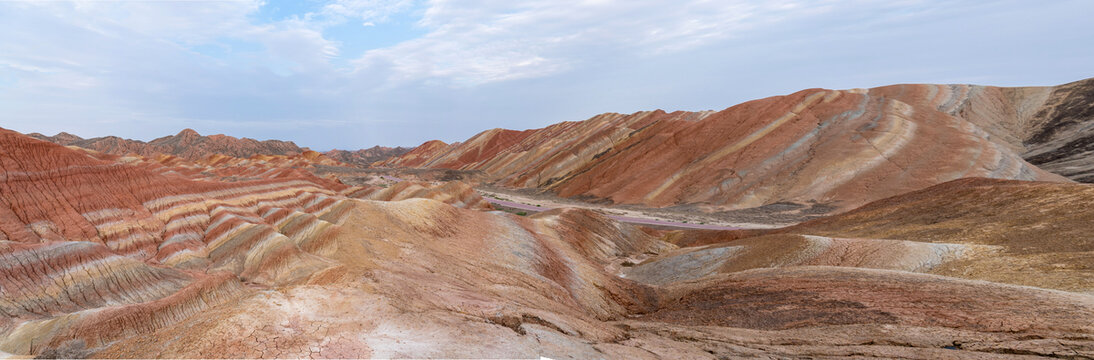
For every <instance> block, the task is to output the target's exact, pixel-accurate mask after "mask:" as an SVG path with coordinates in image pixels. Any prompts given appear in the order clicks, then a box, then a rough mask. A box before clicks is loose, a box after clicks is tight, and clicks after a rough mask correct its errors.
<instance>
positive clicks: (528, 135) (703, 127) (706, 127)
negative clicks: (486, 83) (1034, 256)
mask: <svg viewBox="0 0 1094 360" xmlns="http://www.w3.org/2000/svg"><path fill="white" fill-rule="evenodd" d="M975 89H978V88H972V87H963V86H944V85H897V86H888V87H880V88H874V89H868V90H866V89H856V90H824V89H810V90H804V91H801V92H797V93H794V94H791V95H787V96H776V97H771V98H766V99H761V100H755V101H750V102H747V103H744V104H740V105H737V106H734V107H731V108H728V109H725V110H723V111H719V112H713V111H707V112H674V113H666V112H663V111H653V112H639V113H634V114H630V115H622V114H603V115H598V116H596V117H593V118H591V119H589V120H585V121H582V122H565V123H559V124H555V125H552V126H549V127H546V128H542V129H535V130H526V131H511V130H501V129H494V130H488V131H485V132H483V133H480V134H478V135H476V136H474V137H472V138H471V139H468V140H467V141H465V142H463V143H458V144H453V145H445V144H443V143H438V142H428V143H426V144H423V145H422V146H420V147H419V148H417V149H415V150H414V151H411V152H410V153H407V154H405V155H403V156H401V157H398V158H394V159H391V160H389V161H387V162H385V164H386V165H391V166H408V167H435V168H450V169H477V170H483V171H485V172H486V173H487V174H488V175H489V177H490V178H491V179H493V180H495V181H496V182H498V183H500V184H502V185H506V186H513V187H531V188H541V189H548V190H551V191H554V192H556V193H558V195H561V196H565V197H572V196H577V197H592V198H600V199H607V200H610V201H611V202H614V203H621V204H642V205H649V206H658V207H663V206H672V205H681V204H699V205H708V206H709V207H711V208H715V209H723V210H724V209H739V208H751V207H757V206H762V205H768V204H773V203H777V202H781V201H791V202H811V201H817V202H821V203H833V204H835V206H837V207H838V208H839V209H842V210H846V209H850V208H854V207H856V206H859V205H862V204H865V203H867V202H870V201H873V200H877V199H881V198H884V197H888V196H893V195H897V194H901V193H904V192H908V191H913V190H918V189H921V188H924V187H927V186H931V185H934V184H938V183H941V182H945V181H949V180H953V179H958V178H963V177H972V176H980V177H991V178H999V179H1019V180H1044V181H1066V180H1065V179H1064V178H1062V177H1060V176H1058V175H1055V174H1051V173H1048V172H1045V171H1043V170H1041V169H1039V168H1037V167H1036V166H1033V165H1031V164H1029V163H1027V162H1026V161H1024V160H1023V159H1022V157H1021V155H1020V153H1022V152H1023V151H1024V148H1023V145H1022V141H1021V138H1020V137H1017V136H1015V135H1007V136H1003V135H999V134H1011V131H1012V130H1015V129H1020V128H1022V127H1021V126H1020V125H1022V124H1018V123H1017V122H1016V121H1015V122H1013V124H1012V123H1005V122H999V121H995V120H993V119H995V117H996V115H998V113H1007V114H1010V115H1013V116H1019V115H1016V114H1018V113H1019V112H1020V113H1021V116H1025V114H1029V115H1030V116H1032V114H1033V113H1034V112H1031V111H1029V109H1028V108H1026V107H1023V106H1017V105H1014V104H1013V103H1007V106H1001V107H996V108H991V109H988V108H985V107H983V106H981V107H977V106H974V105H964V104H965V103H968V102H976V103H979V102H977V101H979V100H975V99H980V98H981V97H983V98H986V99H996V98H999V97H1005V96H1004V95H1006V92H1004V91H1002V90H998V88H993V89H995V90H991V91H987V90H985V91H979V90H976V91H974V90H975ZM992 91H994V92H992ZM977 94H981V95H983V96H980V97H978V96H977ZM985 94H986V95H985ZM992 94H995V95H992ZM996 95H998V96H996ZM974 100H975V101H974ZM1031 101H1032V100H1031ZM1023 104H1024V103H1023ZM1015 106H1017V108H1016V107H1015ZM1031 106H1032V105H1031ZM989 110H990V111H989ZM993 111H994V112H993ZM970 114H974V115H975V116H974V115H970ZM993 121H994V122H993ZM993 124H994V125H993ZM989 125H991V126H989Z"/></svg>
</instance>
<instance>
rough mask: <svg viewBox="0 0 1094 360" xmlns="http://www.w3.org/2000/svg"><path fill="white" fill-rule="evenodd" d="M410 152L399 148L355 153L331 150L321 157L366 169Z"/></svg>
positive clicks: (378, 147) (376, 148)
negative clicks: (373, 164)
mask: <svg viewBox="0 0 1094 360" xmlns="http://www.w3.org/2000/svg"><path fill="white" fill-rule="evenodd" d="M410 150H413V149H411V148H405V147H401V146H400V147H394V148H390V147H384V146H373V147H371V148H368V149H361V150H356V151H348V150H331V151H327V152H325V153H323V155H326V156H327V157H330V158H331V159H334V160H338V161H341V162H344V163H347V164H353V165H357V166H364V167H367V166H371V165H372V163H375V162H378V161H384V160H387V159H390V158H393V157H396V156H400V155H403V154H406V153H408V152H410Z"/></svg>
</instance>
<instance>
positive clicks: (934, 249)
mask: <svg viewBox="0 0 1094 360" xmlns="http://www.w3.org/2000/svg"><path fill="white" fill-rule="evenodd" d="M1091 139H1094V80H1084V81H1080V82H1075V83H1071V84H1066V85H1061V86H1056V87H1036V88H997V87H987V86H973V85H894V86H886V87H880V88H873V89H856V90H825V89H810V90H804V91H801V92H798V93H794V94H790V95H786V96H776V97H771V98H766V99H760V100H755V101H751V102H747V103H744V104H740V105H737V106H733V107H730V108H728V109H725V110H722V111H705V112H672V113H667V112H664V111H652V112H640V113H635V114H630V115H623V114H603V115H598V116H595V117H593V118H591V119H589V120H585V121H580V122H564V123H559V124H555V125H551V126H548V127H545V128H542V129H533V130H524V131H514V130H502V129H494V130H488V131H485V132H482V133H480V134H478V135H476V136H474V137H472V138H471V139H468V140H467V141H464V142H460V143H454V144H446V143H443V142H440V141H430V142H426V143H424V144H422V145H421V146H419V147H417V148H414V149H400V148H381V147H376V148H372V149H365V150H360V151H330V152H326V153H319V152H316V151H312V150H309V149H306V148H300V147H297V146H296V145H295V144H292V143H290V142H281V141H257V140H253V139H247V138H243V139H238V138H234V137H230V136H224V135H211V136H202V135H200V134H198V133H197V132H195V131H193V130H184V131H182V132H180V133H179V134H178V135H174V136H168V137H164V138H160V139H156V140H152V141H149V142H142V141H137V140H127V139H120V138H114V137H106V138H94V139H82V138H80V137H78V136H75V135H71V134H66V133H61V134H58V135H55V136H44V135H40V134H30V135H23V134H20V133H17V132H14V131H10V130H0V149H2V151H0V169H2V170H0V176H2V179H3V181H0V202H2V204H0V357H17V358H23V357H26V358H30V357H63V358H79V357H97V358H152V357H157V358H159V357H168V358H305V357H308V358H360V357H380V358H392V357H414V358H423V357H424V358H433V357H444V358H498V357H502V358H539V357H550V358H582V359H584V358H628V359H629V358H639V359H641V358H650V359H656V358H671V359H678V358H698V359H717V358H756V357H760V358H843V357H847V358H912V359H939V358H945V359H949V358H968V359H1000V358H1004V359H1005V358H1033V357H1058V358H1075V359H1078V358H1092V357H1094V235H1091V234H1094V207H1091V206H1090V204H1094V185H1090V184H1088V183H1089V182H1092V181H1094V178H1092V176H1094V156H1091V152H1092V151H1094V145H1092V144H1094V140H1091ZM484 194H485V195H487V196H483V195H484ZM537 205H538V206H537ZM632 218H638V219H639V220H643V219H644V220H649V219H655V220H658V221H660V222H659V223H656V224H653V225H649V224H647V225H643V222H642V221H638V220H633V219H632ZM698 219H701V220H698ZM685 221H687V222H686V223H685ZM696 221H701V222H703V224H700V225H711V226H710V227H698V228H697V227H695V226H694V225H696V224H695V223H696ZM708 221H709V222H710V223H707V222H708ZM648 225H649V226H648Z"/></svg>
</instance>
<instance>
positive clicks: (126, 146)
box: [31, 129, 304, 160]
mask: <svg viewBox="0 0 1094 360" xmlns="http://www.w3.org/2000/svg"><path fill="white" fill-rule="evenodd" d="M31 136H32V137H34V138H37V139H40V140H46V141H50V142H54V143H58V144H61V145H65V146H76V147H81V148H85V149H91V150H95V151H99V152H104V153H108V154H115V155H127V154H137V155H141V156H145V157H153V156H156V155H160V154H166V155H174V156H178V157H180V158H183V159H187V160H200V159H203V158H205V157H207V156H209V155H213V154H219V155H227V156H231V157H238V158H249V157H251V156H255V155H292V154H300V153H303V152H304V149H301V148H300V147H298V146H296V144H294V143H292V142H291V141H280V140H265V141H258V140H255V139H249V138H242V139H237V138H234V137H231V136H227V135H209V136H202V135H201V134H198V133H197V131H194V130H192V129H185V130H182V131H181V132H179V133H178V134H177V135H174V136H164V137H161V138H158V139H155V140H152V141H149V142H147V143H146V142H143V141H140V140H130V139H122V138H120V137H117V136H106V137H98V138H91V139H83V138H80V137H79V136H76V135H72V134H69V133H65V132H62V133H60V134H57V135H55V136H44V135H42V134H31Z"/></svg>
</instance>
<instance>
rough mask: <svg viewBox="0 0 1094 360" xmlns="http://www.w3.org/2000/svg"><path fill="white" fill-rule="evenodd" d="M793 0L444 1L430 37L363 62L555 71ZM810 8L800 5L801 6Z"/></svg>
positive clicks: (409, 69) (755, 22) (690, 42)
mask: <svg viewBox="0 0 1094 360" xmlns="http://www.w3.org/2000/svg"><path fill="white" fill-rule="evenodd" d="M803 7H804V5H803V4H801V3H798V2H789V1H765V2H755V1H708V0H692V1H678V2H664V1H613V0H597V1H578V2H572V3H566V4H561V3H558V2H557V1H547V0H532V1H452V0H434V1H431V2H430V3H429V7H428V9H427V10H426V11H425V15H424V17H423V18H422V20H421V21H420V22H419V24H420V25H421V26H423V27H425V28H428V29H429V33H428V34H426V35H425V36H423V37H421V38H419V39H414V40H410V41H407V42H404V43H401V44H398V45H395V46H392V47H389V48H383V49H375V50H372V51H369V52H367V53H366V54H365V55H364V56H362V57H361V58H360V59H358V60H357V61H356V65H357V66H358V71H367V70H369V69H370V68H373V67H379V68H383V69H386V70H391V71H393V72H394V73H392V74H391V76H390V80H392V81H395V82H404V81H413V80H421V79H434V80H438V79H439V80H444V81H446V82H447V83H449V84H451V85H455V86H475V85H480V84H484V83H490V82H497V81H507V80H515V79H523V78H534V77H541V76H548V75H552V74H557V73H560V72H564V71H567V70H569V69H572V68H574V67H575V66H581V65H582V64H583V63H588V62H594V61H598V60H599V59H602V58H604V57H616V58H618V57H637V58H639V59H641V58H642V57H645V56H655V55H660V54H666V53H674V52H679V51H684V50H688V49H694V48H697V47H701V46H704V45H707V44H711V43H715V42H718V41H720V40H724V39H726V38H730V37H734V36H741V35H742V34H743V33H745V32H747V31H749V30H750V29H754V28H756V27H758V26H763V25H770V24H771V23H777V22H781V21H788V20H789V19H790V18H791V16H790V15H793V14H794V11H796V10H798V9H800V8H803ZM799 13H800V12H799Z"/></svg>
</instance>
